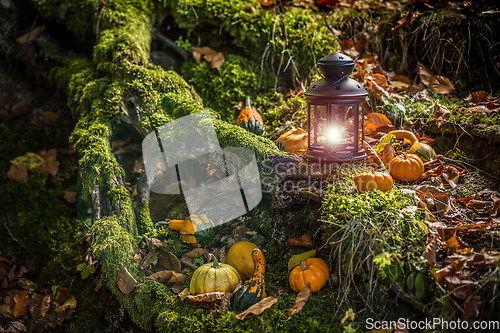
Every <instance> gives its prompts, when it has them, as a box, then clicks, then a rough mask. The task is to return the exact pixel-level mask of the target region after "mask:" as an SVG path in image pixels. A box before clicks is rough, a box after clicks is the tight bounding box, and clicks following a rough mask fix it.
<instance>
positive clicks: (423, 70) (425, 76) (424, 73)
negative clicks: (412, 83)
mask: <svg viewBox="0 0 500 333" xmlns="http://www.w3.org/2000/svg"><path fill="white" fill-rule="evenodd" d="M417 74H418V75H419V76H420V81H422V83H423V84H425V85H426V86H427V85H429V79H430V78H431V77H432V76H434V73H433V72H432V71H431V70H430V69H428V68H427V67H425V66H424V65H422V64H421V63H419V62H418V63H417Z"/></svg>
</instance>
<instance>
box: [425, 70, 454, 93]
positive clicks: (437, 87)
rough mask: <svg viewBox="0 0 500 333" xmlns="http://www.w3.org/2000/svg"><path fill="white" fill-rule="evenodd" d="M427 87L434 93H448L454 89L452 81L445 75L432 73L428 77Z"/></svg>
mask: <svg viewBox="0 0 500 333" xmlns="http://www.w3.org/2000/svg"><path fill="white" fill-rule="evenodd" d="M428 85H429V89H430V90H431V91H432V92H433V93H435V94H449V93H451V92H452V91H453V90H455V86H454V85H453V82H451V81H450V79H448V78H447V77H445V76H441V75H434V76H431V77H430V78H429V84H428Z"/></svg>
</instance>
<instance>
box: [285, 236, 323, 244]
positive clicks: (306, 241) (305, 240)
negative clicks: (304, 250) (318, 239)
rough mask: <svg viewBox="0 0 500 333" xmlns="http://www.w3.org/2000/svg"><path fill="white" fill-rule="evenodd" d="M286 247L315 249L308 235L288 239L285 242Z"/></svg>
mask: <svg viewBox="0 0 500 333" xmlns="http://www.w3.org/2000/svg"><path fill="white" fill-rule="evenodd" d="M286 246H305V247H316V245H314V243H313V241H312V239H311V236H309V235H308V234H304V235H302V236H301V237H299V238H290V239H289V240H287V241H286Z"/></svg>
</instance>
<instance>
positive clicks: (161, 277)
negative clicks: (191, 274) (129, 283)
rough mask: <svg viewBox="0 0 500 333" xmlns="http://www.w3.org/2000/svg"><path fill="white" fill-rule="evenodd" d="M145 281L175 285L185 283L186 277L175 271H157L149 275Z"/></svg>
mask: <svg viewBox="0 0 500 333" xmlns="http://www.w3.org/2000/svg"><path fill="white" fill-rule="evenodd" d="M146 279H148V280H153V281H157V282H160V283H176V282H184V281H186V275H184V274H182V273H177V272H175V271H159V272H156V273H153V274H151V275H150V276H148V277H147V278H146Z"/></svg>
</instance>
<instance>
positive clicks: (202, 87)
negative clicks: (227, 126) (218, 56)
mask: <svg viewBox="0 0 500 333" xmlns="http://www.w3.org/2000/svg"><path fill="white" fill-rule="evenodd" d="M257 72H258V68H257V66H255V65H253V64H252V63H250V62H249V61H248V60H246V59H245V58H243V57H240V56H234V55H229V56H227V57H226V60H225V62H224V64H223V65H222V67H221V68H220V69H212V68H210V63H209V62H207V61H201V62H200V63H199V64H196V63H195V62H194V61H188V62H186V63H184V65H183V67H182V74H183V75H184V76H185V77H186V79H187V81H188V82H189V83H190V84H192V85H193V86H194V88H195V90H196V91H197V92H198V93H199V94H200V96H201V97H202V98H203V100H204V101H205V104H206V105H207V106H213V107H214V109H216V110H218V111H219V113H220V115H221V119H222V120H225V121H228V122H231V123H234V122H235V120H236V116H237V114H235V112H236V111H237V109H236V108H235V106H236V105H237V104H238V102H241V101H244V100H245V97H246V96H254V95H255V93H256V92H257V85H258V84H257V83H258V82H257V81H258V77H257ZM207 102H208V103H209V104H207Z"/></svg>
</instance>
